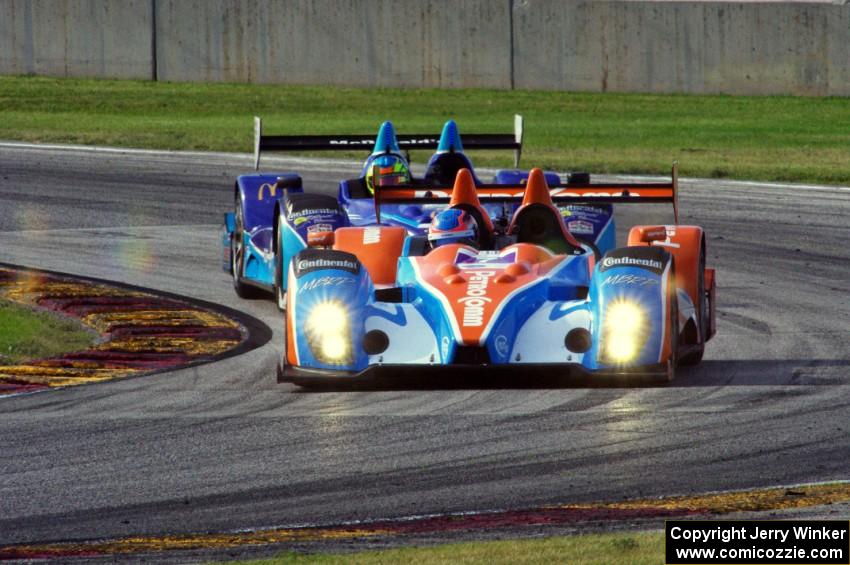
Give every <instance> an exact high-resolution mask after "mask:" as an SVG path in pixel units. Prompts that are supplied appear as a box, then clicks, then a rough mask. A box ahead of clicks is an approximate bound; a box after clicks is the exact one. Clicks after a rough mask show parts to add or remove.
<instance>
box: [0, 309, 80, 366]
mask: <svg viewBox="0 0 850 565" xmlns="http://www.w3.org/2000/svg"><path fill="white" fill-rule="evenodd" d="M93 342H94V338H93V336H92V334H91V333H90V332H88V331H86V330H84V329H83V328H82V327H81V326H80V325H79V324H76V323H74V322H72V321H71V320H65V319H63V318H60V317H58V316H55V315H53V314H49V313H47V312H35V311H33V310H30V309H29V308H25V307H23V306H18V305H15V304H12V303H10V302H6V301H0V365H12V364H17V363H21V362H24V361H28V360H30V359H41V358H44V357H52V356H54V355H60V354H62V353H67V352H69V351H79V350H82V349H86V348H87V347H89V346H90V345H91V344H92V343H93Z"/></svg>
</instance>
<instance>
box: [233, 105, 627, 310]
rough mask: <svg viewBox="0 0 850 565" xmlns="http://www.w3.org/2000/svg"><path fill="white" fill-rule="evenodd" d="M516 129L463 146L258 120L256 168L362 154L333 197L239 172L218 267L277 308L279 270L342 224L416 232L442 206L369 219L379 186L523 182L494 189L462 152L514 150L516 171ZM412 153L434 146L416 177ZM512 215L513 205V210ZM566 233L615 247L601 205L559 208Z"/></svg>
mask: <svg viewBox="0 0 850 565" xmlns="http://www.w3.org/2000/svg"><path fill="white" fill-rule="evenodd" d="M522 136H523V123H522V118H521V117H520V116H516V117H515V121H514V132H513V133H512V134H466V135H465V136H464V138H463V140H461V136H460V133H459V131H458V127H457V125H456V124H455V122H454V121H452V120H449V121H448V122H446V124H445V125H444V127H443V130H442V133H441V134H440V136H439V137H437V136H434V135H430V134H414V135H396V133H395V129H394V127H393V125H392V123H391V122H385V123H384V124H382V125H381V127H380V129H379V131H378V135H377V136H375V137H372V136H369V135H335V136H319V135H311V136H264V135H262V122H261V121H260V119H259V118H255V143H254V154H255V167H257V168H259V164H260V157H261V154H262V152H263V151H264V150H265V151H317V150H337V151H338V150H347V151H351V150H352V149H355V150H356V149H361V148H364V147H368V148H369V149H370V150H371V153H370V154H369V156H368V157H367V158H366V160H365V162H364V164H363V168H362V171H361V173H360V175H359V176H358V177H357V178H355V179H349V180H343V181H342V182H340V185H339V191H338V194H337V196H336V197H333V196H330V195H326V194H318V193H311V192H307V191H305V190H304V186H303V181H302V179H301V177H300V176H299V175H297V174H295V173H291V172H290V173H287V172H277V173H255V174H249V175H242V176H240V177H239V178H238V179H237V180H236V184H235V187H234V211H233V212H229V213H227V214H225V222H224V231H223V234H222V250H223V253H222V257H223V258H222V267H223V268H224V269H225V270H226V271H229V272H230V273H231V274H232V276H233V286H234V289H235V291H236V293H237V294H238V295H239V296H240V297H243V298H250V297H255V296H257V295H259V294H261V293H264V292H270V293H274V295H275V297H276V300H277V304H278V306H279V307H280V308H281V309H283V308H284V305H285V296H286V290H287V284H288V283H287V279H286V276H285V273H286V272H287V271H288V268H289V264H290V261H291V258H292V257H293V256H294V255H295V254H296V253H298V252H299V251H301V250H303V249H305V248H307V247H308V246H310V245H311V244H319V243H321V242H322V241H325V240H328V238H330V237H331V236H330V235H329V234H332V233H333V232H335V231H336V230H337V229H339V228H341V227H348V226H368V225H377V224H379V223H380V224H381V225H391V226H400V227H402V228H404V229H405V230H406V231H407V232H408V233H410V234H413V235H421V234H422V233H424V230H425V229H426V228H427V226H428V225H429V223H430V222H431V218H432V217H433V216H434V215H435V214H436V213H437V212H439V211H440V210H442V209H444V208H445V207H446V206H445V205H444V204H437V203H430V202H411V203H387V204H385V205H384V206H383V207H382V208H381V216H380V221H379V218H378V216H377V214H376V208H375V203H374V198H373V196H374V191H375V183H376V179H377V180H379V181H380V182H383V183H390V184H407V185H410V186H412V187H415V188H416V190H417V191H418V192H417V194H427V193H428V192H429V191H431V190H432V189H436V188H439V187H446V186H451V184H452V182H453V181H454V178H455V176H456V175H457V172H458V171H459V170H461V169H466V170H468V171H470V174H471V176H472V180H473V182H474V184H475V185H476V186H481V187H484V186H492V185H521V184H522V183H524V182H525V181H526V179H527V178H528V172H527V171H523V170H519V169H512V170H500V171H497V172H496V174H495V177H494V179H493V182H492V183H491V185H485V184H484V183H482V182H481V181H480V179H479V178H478V176H477V175H476V174H475V172H474V169H473V167H472V163H471V161H470V160H469V158H468V157H467V155H466V153H465V151H464V150H465V149H497V150H512V151H514V154H515V159H514V161H515V163H514V164H515V166H518V165H519V159H520V155H521V151H522ZM411 149H435V150H436V151H435V153H434V154H433V156H432V157H431V158H430V160H429V161H428V164H427V166H426V168H425V173H424V175H423V177H422V178H414V177H413V176H412V174H411V172H410V166H409V163H408V155H407V152H409V150H411ZM545 177H546V180H547V182H549V184H550V185H552V186H572V185H576V184H581V183H586V182H587V181H588V180H589V177H588V176H587V175H586V174H581V173H578V174H573V175H570V176H569V178H568V179H567V182H566V183H565V184H564V183H562V181H561V178H560V177H559V176H558V175H557V174H556V173H552V172H547V173H545ZM511 206H513V208H514V209H515V208H516V207H517V206H518V204H517V203H513V204H511ZM503 207H504V205H503V204H496V203H485V204H484V209H485V211H486V212H487V214H488V215H489V216H490V217H492V218H494V219H497V218H499V217H504V212H505V210H503ZM558 207H559V210H560V213H561V214H562V215H563V216H564V217H565V219H566V222H567V224H566V225H567V229H568V230H569V231H570V232H571V233H572V234H573V235H574V236H575V237H576V238H577V239H579V240H580V241H582V242H584V243H587V244H588V245H590V246H592V247H594V248H596V249H597V250H599V251H601V252H604V251H607V250H608V249H611V248H612V247H613V246H614V232H615V226H614V219H613V209H612V206H611V205H610V204H608V203H598V204H587V203H571V204H560V205H559V206H558Z"/></svg>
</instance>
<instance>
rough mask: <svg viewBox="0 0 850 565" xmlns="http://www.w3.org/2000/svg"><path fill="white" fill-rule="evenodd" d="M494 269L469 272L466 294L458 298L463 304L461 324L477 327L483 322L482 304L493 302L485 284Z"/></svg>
mask: <svg viewBox="0 0 850 565" xmlns="http://www.w3.org/2000/svg"><path fill="white" fill-rule="evenodd" d="M495 274H496V271H475V272H472V273H471V274H470V277H469V284H468V285H467V287H466V296H464V297H463V298H460V299H458V302H459V303H460V304H463V326H464V327H479V326H482V325H483V324H484V305H485V304H488V303H490V302H493V299H492V298H490V297H489V296H487V285H488V283H489V282H490V277H492V276H494V275H495Z"/></svg>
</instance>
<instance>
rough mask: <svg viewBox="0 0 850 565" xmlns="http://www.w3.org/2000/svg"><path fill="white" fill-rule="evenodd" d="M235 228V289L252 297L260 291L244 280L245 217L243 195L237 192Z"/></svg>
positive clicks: (232, 263)
mask: <svg viewBox="0 0 850 565" xmlns="http://www.w3.org/2000/svg"><path fill="white" fill-rule="evenodd" d="M235 224H236V226H235V229H234V230H233V237H232V239H231V240H230V272H231V274H232V275H233V290H234V291H235V292H236V295H237V296H238V297H239V298H246V299H252V298H257V297H258V296H259V295H260V291H259V289H257V288H254V287H252V286H250V285H248V284H245V283H244V282H243V281H242V272H243V271H244V269H245V244H244V240H245V238H244V233H245V219H244V217H243V212H242V196H241V194H239V192H237V193H236V212H235Z"/></svg>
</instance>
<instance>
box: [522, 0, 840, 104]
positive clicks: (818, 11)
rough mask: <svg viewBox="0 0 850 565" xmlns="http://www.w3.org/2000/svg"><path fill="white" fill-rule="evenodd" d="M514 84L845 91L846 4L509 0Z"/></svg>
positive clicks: (735, 91) (731, 91)
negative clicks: (511, 0)
mask: <svg viewBox="0 0 850 565" xmlns="http://www.w3.org/2000/svg"><path fill="white" fill-rule="evenodd" d="M514 46H515V48H514V68H515V77H514V78H515V85H516V87H517V88H546V89H557V90H587V91H618V92H688V93H729V94H789V93H791V94H804V95H826V94H829V95H848V94H850V6H848V5H843V6H841V5H833V4H811V3H731V2H730V3H719V2H695V3H693V2H692V3H685V2H669V3H668V2H616V1H597V0H593V1H580V2H562V1H560V0H517V3H516V5H515V8H514Z"/></svg>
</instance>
